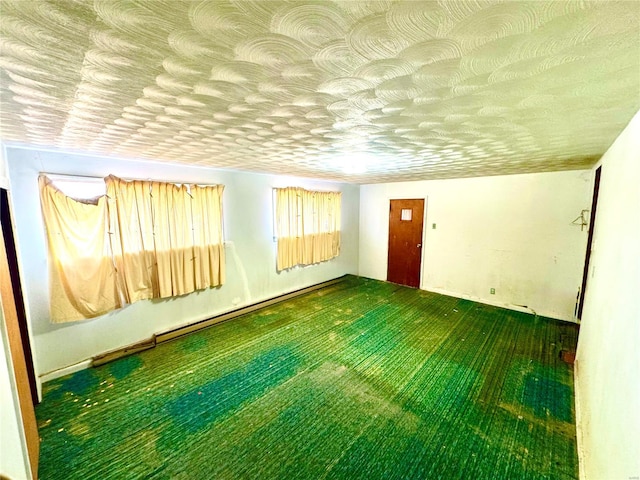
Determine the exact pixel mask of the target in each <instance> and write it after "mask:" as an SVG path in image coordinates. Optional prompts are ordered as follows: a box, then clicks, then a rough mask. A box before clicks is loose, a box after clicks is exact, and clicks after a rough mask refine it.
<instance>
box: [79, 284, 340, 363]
mask: <svg viewBox="0 0 640 480" xmlns="http://www.w3.org/2000/svg"><path fill="white" fill-rule="evenodd" d="M346 277H347V275H343V276H342V277H338V278H334V279H333V280H328V281H326V282H322V283H318V284H316V285H312V286H310V287H306V288H301V289H300V290H295V291H293V292H289V293H285V294H283V295H279V296H277V297H273V298H270V299H268V300H263V301H261V302H258V303H254V304H252V305H247V306H246V307H242V308H238V309H236V310H232V311H230V312H227V313H223V314H221V315H217V316H215V317H211V318H208V319H206V320H201V321H199V322H196V323H192V324H190V325H186V326H184V327H180V328H176V329H174V330H169V331H167V332H163V333H158V334H155V335H153V336H152V337H151V338H149V339H147V340H143V341H142V342H139V343H135V344H133V345H129V346H127V347H124V348H120V349H117V350H112V351H110V352H107V353H103V354H101V355H96V356H95V357H93V358H92V359H91V366H92V367H98V366H100V365H104V364H105V363H108V362H112V361H114V360H118V359H119V358H123V357H126V356H128V355H132V354H134V353H138V352H142V351H144V350H149V349H150V348H154V347H155V346H156V345H158V344H159V343H164V342H168V341H170V340H174V339H176V338H178V337H182V336H184V335H188V334H190V333H193V332H197V331H198V330H202V329H204V328H208V327H211V326H213V325H217V324H218V323H222V322H226V321H228V320H232V319H234V318H237V317H239V316H241V315H246V314H247V313H251V312H255V311H256V310H260V309H261V308H265V307H269V306H271V305H274V304H276V303H280V302H284V301H285V300H290V299H292V298H295V297H298V296H300V295H304V294H305V293H310V292H313V291H316V290H320V289H322V288H326V287H329V286H331V285H335V284H337V283H340V282H342V281H344V279H345V278H346Z"/></svg>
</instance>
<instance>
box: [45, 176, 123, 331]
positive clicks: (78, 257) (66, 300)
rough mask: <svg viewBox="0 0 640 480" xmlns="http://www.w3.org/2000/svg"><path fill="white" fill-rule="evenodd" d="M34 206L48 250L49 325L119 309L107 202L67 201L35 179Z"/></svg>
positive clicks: (62, 195)
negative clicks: (43, 227) (37, 193)
mask: <svg viewBox="0 0 640 480" xmlns="http://www.w3.org/2000/svg"><path fill="white" fill-rule="evenodd" d="M39 184H40V203H41V205H42V212H43V214H44V219H45V225H46V230H47V240H48V245H49V258H50V262H49V284H50V288H49V298H50V304H51V321H53V322H68V321H73V320H81V319H85V318H91V317H97V316H99V315H103V314H105V313H107V312H109V311H111V310H114V309H116V308H119V307H121V306H122V302H121V300H120V295H119V293H118V288H117V281H116V270H115V268H114V265H113V262H112V260H111V245H110V241H109V232H108V222H109V218H108V214H107V199H106V197H100V198H99V199H98V200H97V202H96V203H95V204H91V203H82V202H79V201H76V200H73V199H72V198H69V197H67V196H66V195H65V194H64V193H62V192H61V191H60V190H58V189H57V188H55V187H54V186H53V185H52V184H51V181H50V180H49V179H48V178H47V177H45V176H40V178H39Z"/></svg>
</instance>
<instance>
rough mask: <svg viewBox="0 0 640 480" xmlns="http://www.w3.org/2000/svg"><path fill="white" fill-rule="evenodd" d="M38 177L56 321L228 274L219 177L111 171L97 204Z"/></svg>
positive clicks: (213, 282) (209, 283)
mask: <svg viewBox="0 0 640 480" xmlns="http://www.w3.org/2000/svg"><path fill="white" fill-rule="evenodd" d="M40 182H41V183H40V189H41V199H42V210H43V214H44V217H45V224H46V226H47V232H48V236H49V248H50V258H51V259H52V282H51V287H52V288H51V305H52V316H53V318H54V321H70V320H80V319H84V318H91V317H95V316H98V315H102V314H103V313H106V312H108V311H110V310H113V309H115V308H118V307H120V306H122V305H123V303H133V302H136V301H138V300H143V299H149V298H160V297H172V296H177V295H184V294H187V293H191V292H193V291H195V290H201V289H204V288H208V287H214V286H218V285H221V284H222V283H223V282H224V280H225V255H224V244H223V239H222V193H223V190H224V187H223V186H222V185H217V186H204V187H201V186H196V185H192V186H190V187H189V186H186V185H181V186H178V185H174V184H171V183H162V182H149V181H131V182H129V181H124V180H121V179H119V178H117V177H114V176H109V177H107V178H106V179H105V182H106V185H107V195H106V197H101V198H99V199H98V200H97V204H96V205H93V204H85V203H81V202H77V201H75V200H73V199H70V198H68V197H66V196H65V195H64V194H63V193H62V192H60V191H58V190H57V189H56V188H55V187H53V186H52V185H51V182H50V181H49V180H48V179H47V178H46V177H45V176H42V177H41V178H40ZM98 227H100V228H98ZM99 252H102V253H101V254H99ZM85 257H87V258H85ZM77 269H82V275H78V273H77ZM54 273H55V275H54ZM76 304H77V305H76Z"/></svg>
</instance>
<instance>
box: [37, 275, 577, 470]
mask: <svg viewBox="0 0 640 480" xmlns="http://www.w3.org/2000/svg"><path fill="white" fill-rule="evenodd" d="M577 334H578V327H577V326H576V325H573V324H568V323H563V322H559V321H554V320H551V319H547V318H540V317H534V316H533V315H528V314H523V313H517V312H513V311H509V310H505V309H500V308H495V307H490V306H487V305H482V304H478V303H474V302H470V301H466V300H460V299H456V298H453V297H447V296H442V295H437V294H432V293H428V292H425V291H421V290H413V289H409V288H405V287H401V286H397V285H393V284H389V283H385V282H379V281H374V280H368V279H363V278H358V277H348V278H347V280H345V281H344V282H342V283H340V284H337V285H334V286H331V287H327V288H325V289H323V290H320V291H317V292H314V293H311V294H307V295H305V296H302V297H298V298H297V299H294V300H291V301H287V302H284V303H280V304H276V305H275V306H271V307H268V308H266V309H263V310H260V311H257V312H254V313H252V314H248V315H245V316H243V317H240V318H237V319H234V320H232V321H229V322H226V323H222V324H219V325H216V326H214V327H212V328H209V329H206V330H203V331H200V332H198V333H195V334H191V335H189V336H185V337H183V338H180V339H177V340H175V341H172V342H169V343H166V344H162V345H159V346H158V347H156V348H155V349H152V350H148V351H145V352H143V353H140V354H137V355H132V356H130V357H127V358H124V359H121V360H119V361H116V362H113V363H110V364H107V365H104V366H102V367H98V368H91V369H88V370H84V371H81V372H77V373H75V374H73V375H70V376H67V377H64V378H60V379H57V380H55V381H51V382H49V383H47V384H45V386H44V400H43V402H42V403H41V404H40V405H39V406H38V407H37V417H38V422H39V426H40V433H41V437H42V446H41V459H40V472H41V478H42V479H44V480H48V479H65V480H68V479H83V480H86V479H143V478H154V479H165V478H171V479H240V478H255V479H258V478H259V479H272V478H282V479H294V478H301V479H307V478H309V479H320V478H327V479H329V478H331V479H360V478H362V479H368V480H372V479H382V478H384V479H412V478H413V479H418V478H421V479H425V478H426V479H436V478H440V479H509V480H513V479H542V478H549V479H550V478H553V479H570V478H571V479H573V478H577V475H578V472H577V456H576V439H575V421H574V410H573V396H574V390H573V374H572V368H571V366H570V365H568V364H566V363H565V362H563V361H562V359H561V358H560V357H561V352H562V351H563V350H569V351H573V350H575V345H576V340H577Z"/></svg>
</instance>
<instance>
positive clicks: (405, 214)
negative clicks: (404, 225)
mask: <svg viewBox="0 0 640 480" xmlns="http://www.w3.org/2000/svg"><path fill="white" fill-rule="evenodd" d="M412 214H413V210H412V209H410V208H403V209H402V212H401V213H400V220H402V221H403V222H410V221H411V216H412Z"/></svg>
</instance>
